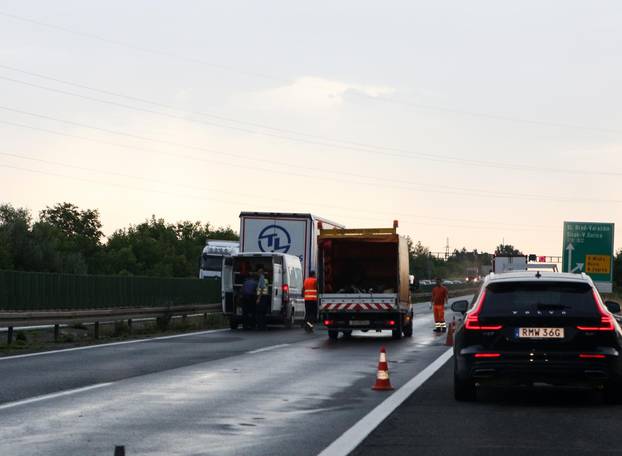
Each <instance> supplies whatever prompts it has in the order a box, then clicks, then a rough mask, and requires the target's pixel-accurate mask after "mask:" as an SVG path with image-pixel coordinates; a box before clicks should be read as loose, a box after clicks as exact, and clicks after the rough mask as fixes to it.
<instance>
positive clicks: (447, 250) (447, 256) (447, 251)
mask: <svg viewBox="0 0 622 456" xmlns="http://www.w3.org/2000/svg"><path fill="white" fill-rule="evenodd" d="M448 259H449V238H447V243H446V244H445V261H447V260H448Z"/></svg>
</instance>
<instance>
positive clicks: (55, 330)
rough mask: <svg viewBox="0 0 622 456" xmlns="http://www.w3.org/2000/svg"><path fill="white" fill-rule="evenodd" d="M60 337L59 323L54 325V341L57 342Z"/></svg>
mask: <svg viewBox="0 0 622 456" xmlns="http://www.w3.org/2000/svg"><path fill="white" fill-rule="evenodd" d="M59 338H60V325H54V342H55V343H58V339H59Z"/></svg>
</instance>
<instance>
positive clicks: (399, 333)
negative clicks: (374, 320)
mask: <svg viewBox="0 0 622 456" xmlns="http://www.w3.org/2000/svg"><path fill="white" fill-rule="evenodd" d="M402 328H403V325H402V320H401V319H399V320H398V321H397V328H395V329H394V330H393V332H392V337H393V339H394V340H400V339H401V338H402Z"/></svg>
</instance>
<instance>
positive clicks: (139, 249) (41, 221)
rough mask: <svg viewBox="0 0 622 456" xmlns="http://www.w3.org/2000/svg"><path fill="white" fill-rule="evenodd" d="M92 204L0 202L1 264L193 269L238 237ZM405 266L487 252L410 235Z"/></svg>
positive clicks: (448, 264) (472, 262)
mask: <svg viewBox="0 0 622 456" xmlns="http://www.w3.org/2000/svg"><path fill="white" fill-rule="evenodd" d="M101 228H102V223H101V220H100V214H99V211H98V210H97V209H80V208H79V207H77V206H75V205H74V204H71V203H59V204H56V205H54V206H51V207H46V208H45V209H43V210H41V211H40V212H39V213H38V218H37V220H34V219H33V215H32V213H31V212H30V211H29V210H28V209H25V208H20V207H13V206H12V205H10V204H2V205H0V269H14V270H20V271H39V272H63V273H70V274H122V275H147V276H159V277H196V276H197V273H198V268H199V257H200V253H201V250H202V248H203V246H204V245H205V241H206V240H207V239H225V240H238V239H239V237H238V234H237V232H235V231H234V230H233V229H231V228H230V227H213V226H212V225H211V224H210V223H201V222H198V221H196V222H193V221H181V222H176V223H168V222H166V221H165V220H164V219H162V218H156V217H155V216H152V217H151V218H150V219H148V220H145V221H144V222H142V223H139V224H137V225H130V226H128V227H126V228H121V229H118V230H116V231H115V232H114V233H112V235H110V236H109V237H107V238H106V237H105V236H104V234H103V232H102V231H101ZM494 254H496V255H522V254H523V253H522V252H521V251H520V250H519V249H517V248H515V247H514V246H512V245H510V244H500V245H499V246H497V248H496V249H495V252H494ZM409 256H410V272H411V274H415V276H416V277H417V278H419V279H423V278H434V277H444V278H461V277H464V276H465V275H466V274H467V272H468V270H469V269H473V268H478V269H479V272H480V273H485V272H486V266H488V265H490V264H492V254H491V253H487V252H480V251H478V250H477V249H474V250H467V249H466V248H462V249H461V250H457V249H456V250H454V251H453V252H451V253H450V254H449V256H448V258H447V259H446V260H445V258H437V257H435V256H433V255H432V254H431V253H430V249H429V248H427V247H425V246H424V245H423V244H422V243H421V242H416V243H415V242H413V241H412V240H410V239H409ZM614 281H615V282H616V284H617V285H618V286H622V250H620V251H618V252H617V254H616V256H615V260H614Z"/></svg>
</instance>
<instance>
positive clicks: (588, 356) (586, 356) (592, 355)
mask: <svg viewBox="0 0 622 456" xmlns="http://www.w3.org/2000/svg"><path fill="white" fill-rule="evenodd" d="M579 358H581V359H604V358H605V355H601V354H600V353H579Z"/></svg>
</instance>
